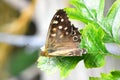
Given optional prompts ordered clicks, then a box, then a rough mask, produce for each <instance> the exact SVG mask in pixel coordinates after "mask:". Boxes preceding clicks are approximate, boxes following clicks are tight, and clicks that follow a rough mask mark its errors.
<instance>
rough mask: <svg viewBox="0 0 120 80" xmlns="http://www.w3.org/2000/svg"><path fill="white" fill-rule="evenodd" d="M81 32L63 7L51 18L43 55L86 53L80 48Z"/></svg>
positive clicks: (76, 54) (79, 54)
mask: <svg viewBox="0 0 120 80" xmlns="http://www.w3.org/2000/svg"><path fill="white" fill-rule="evenodd" d="M80 41H81V34H80V33H79V31H78V28H75V27H74V25H72V24H71V22H70V21H69V20H68V17H67V14H66V12H65V11H64V10H63V9H60V10H58V11H57V12H56V14H55V15H54V17H53V19H52V20H51V23H50V26H49V30H48V34H47V39H46V44H45V49H44V51H42V52H41V55H42V56H81V55H82V54H85V53H86V50H85V49H80V48H79V43H80Z"/></svg>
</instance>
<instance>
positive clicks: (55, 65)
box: [38, 56, 83, 78]
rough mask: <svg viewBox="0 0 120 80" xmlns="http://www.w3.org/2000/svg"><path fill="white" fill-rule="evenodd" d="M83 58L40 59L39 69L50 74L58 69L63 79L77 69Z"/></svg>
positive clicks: (41, 57)
mask: <svg viewBox="0 0 120 80" xmlns="http://www.w3.org/2000/svg"><path fill="white" fill-rule="evenodd" d="M82 59H83V58H82V57H50V58H48V57H43V56H40V57H39V59H38V68H40V69H41V70H43V71H46V72H48V73H51V72H52V73H53V72H55V71H56V70H57V69H59V70H60V75H61V77H62V78H65V77H67V76H68V75H69V74H70V72H71V71H72V70H73V69H74V68H75V66H76V65H77V63H78V62H79V61H80V60H82Z"/></svg>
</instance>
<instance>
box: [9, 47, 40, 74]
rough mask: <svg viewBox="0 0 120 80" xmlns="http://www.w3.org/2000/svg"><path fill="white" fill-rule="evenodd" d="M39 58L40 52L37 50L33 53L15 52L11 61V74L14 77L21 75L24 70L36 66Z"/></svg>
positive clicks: (23, 50)
mask: <svg viewBox="0 0 120 80" xmlns="http://www.w3.org/2000/svg"><path fill="white" fill-rule="evenodd" d="M37 58H38V50H35V51H33V52H32V53H31V52H29V51H26V50H25V49H19V50H17V51H15V52H14V55H13V56H12V57H11V59H10V61H9V66H10V69H9V70H10V73H11V74H12V75H19V74H20V73H21V72H22V71H23V70H25V69H26V68H28V67H29V66H31V65H32V64H34V63H35V62H36V60H37Z"/></svg>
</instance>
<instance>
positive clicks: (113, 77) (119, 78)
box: [90, 71, 120, 80]
mask: <svg viewBox="0 0 120 80" xmlns="http://www.w3.org/2000/svg"><path fill="white" fill-rule="evenodd" d="M90 80H120V71H111V72H110V73H109V74H105V73H101V77H90Z"/></svg>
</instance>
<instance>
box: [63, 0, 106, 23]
mask: <svg viewBox="0 0 120 80" xmlns="http://www.w3.org/2000/svg"><path fill="white" fill-rule="evenodd" d="M93 2H94V3H93ZM70 3H71V4H72V5H73V6H74V7H75V8H65V11H66V12H67V14H68V16H69V17H70V18H72V19H76V20H80V21H82V22H84V23H86V24H87V23H88V22H92V23H94V22H95V21H97V20H98V21H100V20H102V17H103V10H104V0H71V1H70ZM91 4H92V5H91Z"/></svg>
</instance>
